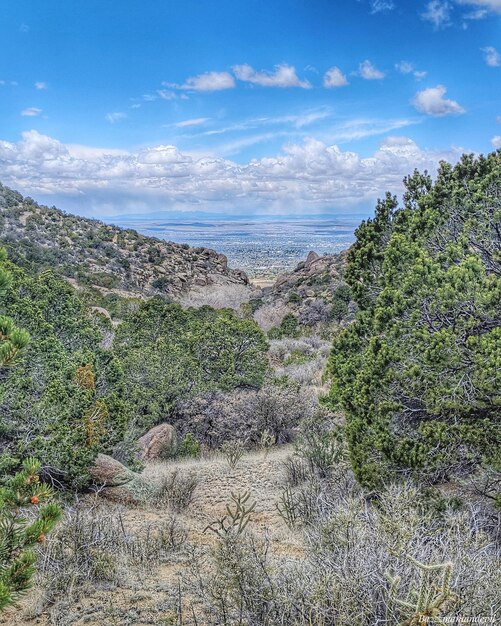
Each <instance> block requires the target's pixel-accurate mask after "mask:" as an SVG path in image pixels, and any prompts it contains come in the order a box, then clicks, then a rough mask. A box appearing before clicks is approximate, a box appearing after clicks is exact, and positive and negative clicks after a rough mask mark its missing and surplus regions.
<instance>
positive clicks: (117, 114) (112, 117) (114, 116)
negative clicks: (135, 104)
mask: <svg viewBox="0 0 501 626" xmlns="http://www.w3.org/2000/svg"><path fill="white" fill-rule="evenodd" d="M126 117H127V113H122V112H121V111H114V112H113V113H107V114H106V115H105V120H106V121H107V122H109V123H110V124H115V123H116V122H119V121H120V120H124V119H125V118H126Z"/></svg>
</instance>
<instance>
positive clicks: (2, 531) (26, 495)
mask: <svg viewBox="0 0 501 626" xmlns="http://www.w3.org/2000/svg"><path fill="white" fill-rule="evenodd" d="M4 254H5V253H4V252H3V251H1V250H0V256H1V257H4ZM9 286H10V275H9V273H8V272H6V271H5V270H2V269H0V294H1V293H3V292H5V290H6V289H8V288H9ZM28 340H29V336H28V333H27V332H26V331H24V330H22V329H20V328H17V326H16V325H15V323H14V322H13V320H12V319H10V318H9V317H5V316H0V373H1V374H2V378H1V379H2V380H3V379H4V377H5V376H6V374H7V372H8V368H10V367H12V366H13V365H15V363H16V361H17V360H18V359H19V358H20V356H21V354H22V351H23V349H24V348H25V347H26V345H27V343H28ZM13 462H15V461H14V460H13V459H11V458H10V457H8V456H7V455H4V454H0V469H1V470H3V471H4V470H5V468H8V467H9V466H10V465H12V463H13ZM51 497H52V492H51V490H50V488H49V487H48V486H47V485H46V484H44V483H43V482H41V481H40V463H39V462H38V461H37V460H36V459H33V458H27V459H25V460H24V462H23V465H22V469H21V470H20V471H18V472H16V473H15V474H14V475H13V476H10V477H6V478H5V477H0V612H1V611H3V610H4V609H5V608H7V607H8V606H11V605H13V604H15V602H16V600H17V599H18V598H19V595H20V594H21V593H22V592H23V591H26V589H28V588H29V586H30V581H31V578H32V576H33V573H34V565H35V562H36V553H35V550H34V548H35V546H36V545H37V544H39V543H43V542H44V541H45V536H46V534H47V533H48V532H49V531H50V530H52V528H53V527H54V525H55V524H56V522H57V521H58V519H59V517H60V515H61V511H60V509H59V507H58V506H57V505H56V504H55V503H53V502H50V501H49V500H50V499H51ZM43 502H45V504H44V505H42V503H43Z"/></svg>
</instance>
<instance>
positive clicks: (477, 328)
mask: <svg viewBox="0 0 501 626" xmlns="http://www.w3.org/2000/svg"><path fill="white" fill-rule="evenodd" d="M500 180H501V152H497V153H493V154H491V155H489V156H487V157H479V158H474V157H472V156H464V157H463V158H462V159H461V161H460V162H459V163H458V164H457V165H456V166H451V165H449V164H446V163H442V165H441V167H440V170H439V172H438V176H437V179H436V181H435V182H433V181H432V179H431V178H430V176H428V175H427V174H426V173H424V174H420V173H418V172H415V173H414V174H413V175H412V176H410V177H408V178H407V179H405V181H404V182H405V186H406V192H405V194H404V196H403V206H402V207H399V206H398V203H397V200H396V198H395V197H393V196H391V195H390V194H388V195H387V196H386V197H385V199H384V200H382V201H379V202H378V205H377V207H376V214H375V217H374V219H372V220H368V221H367V222H363V223H362V225H361V226H360V227H359V228H358V230H357V232H356V235H357V241H356V243H355V245H354V246H353V248H352V250H351V251H350V254H349V260H348V270H347V273H346V279H347V281H348V283H349V285H350V287H351V288H352V291H353V293H354V297H355V299H356V301H357V304H358V306H359V312H358V315H357V319H356V321H355V322H354V324H352V325H351V326H350V327H349V328H348V329H346V330H344V331H343V332H341V333H340V334H339V335H338V336H337V337H336V338H335V340H334V346H333V352H332V355H331V359H330V365H329V367H330V373H331V376H332V379H333V385H332V389H331V393H330V398H329V402H330V404H331V405H332V406H335V407H338V408H341V409H342V410H343V411H344V412H345V413H346V416H347V422H348V424H347V435H348V440H349V446H350V454H351V460H352V464H353V467H354V470H355V472H356V474H357V476H358V478H359V479H360V480H361V481H362V482H363V483H365V484H367V485H369V486H371V487H377V486H379V485H381V484H382V483H384V482H385V481H387V480H389V479H392V478H396V477H398V476H402V475H405V474H410V473H413V474H418V475H419V476H420V477H421V478H428V479H429V480H431V481H436V480H447V479H449V478H450V477H451V476H453V475H465V474H468V473H470V472H472V471H474V469H475V468H477V467H478V466H479V464H485V465H488V466H491V467H497V466H498V465H501V463H500V453H499V442H500V441H501V418H500V411H499V407H500V405H501V396H500V390H501V378H500V377H501V352H500V346H501V186H500V183H499V181H500Z"/></svg>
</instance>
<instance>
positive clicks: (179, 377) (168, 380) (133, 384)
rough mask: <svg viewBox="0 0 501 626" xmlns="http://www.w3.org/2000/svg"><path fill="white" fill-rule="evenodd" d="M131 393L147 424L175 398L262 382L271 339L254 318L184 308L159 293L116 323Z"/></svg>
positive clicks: (139, 415)
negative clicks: (266, 337)
mask: <svg viewBox="0 0 501 626" xmlns="http://www.w3.org/2000/svg"><path fill="white" fill-rule="evenodd" d="M115 350H116V353H117V355H118V357H119V359H120V362H121V363H122V366H123V371H124V376H125V379H126V381H127V384H126V398H127V400H128V401H129V402H130V404H131V406H132V407H133V409H134V412H135V414H136V417H137V420H138V423H139V424H140V425H141V426H142V427H145V428H147V427H149V426H151V425H152V424H154V423H156V422H159V421H161V420H163V419H165V418H166V417H167V416H168V414H169V412H170V411H171V410H172V409H173V407H174V405H175V404H176V402H177V401H178V400H179V399H181V398H183V397H186V396H189V395H195V394H197V393H203V392H205V391H211V390H221V391H229V390H231V389H234V388H236V387H256V388H257V387H260V386H261V385H262V382H263V379H264V374H265V371H266V350H267V342H266V339H265V337H264V335H263V333H262V332H261V330H260V329H259V328H258V326H257V325H256V324H255V322H253V321H251V320H242V319H239V318H238V317H237V316H236V315H235V314H234V313H233V312H232V311H229V310H224V309H223V310H219V311H215V310H214V309H211V308H209V307H201V308H200V309H188V310H186V311H185V310H183V309H182V308H181V307H180V306H179V305H177V304H165V303H163V302H162V301H161V300H159V299H157V298H154V299H152V300H149V301H148V302H144V303H142V304H141V305H140V306H139V308H138V309H137V311H135V312H134V313H132V314H130V315H129V316H127V317H126V318H125V320H124V322H123V324H121V325H120V327H119V328H118V329H117V334H116V339H115Z"/></svg>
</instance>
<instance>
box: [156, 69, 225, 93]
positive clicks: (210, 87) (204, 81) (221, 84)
mask: <svg viewBox="0 0 501 626" xmlns="http://www.w3.org/2000/svg"><path fill="white" fill-rule="evenodd" d="M164 85H165V86H166V87H171V88H172V89H185V90H187V91H222V90H223V89H233V87H235V79H234V78H233V76H232V75H231V74H230V73H229V72H205V73H204V74H199V75H198V76H191V77H190V78H187V79H186V80H185V82H184V83H183V84H182V85H178V84H177V83H164ZM162 97H163V96H162Z"/></svg>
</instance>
